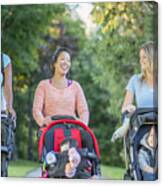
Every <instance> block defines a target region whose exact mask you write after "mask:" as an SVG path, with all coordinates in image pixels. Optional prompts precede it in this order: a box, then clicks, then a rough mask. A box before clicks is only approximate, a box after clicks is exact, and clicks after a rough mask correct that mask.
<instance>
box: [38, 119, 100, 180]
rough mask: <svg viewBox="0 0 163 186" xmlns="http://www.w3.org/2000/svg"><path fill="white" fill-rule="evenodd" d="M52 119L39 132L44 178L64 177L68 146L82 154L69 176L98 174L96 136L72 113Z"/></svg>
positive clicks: (82, 176)
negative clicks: (72, 174) (74, 169)
mask: <svg viewBox="0 0 163 186" xmlns="http://www.w3.org/2000/svg"><path fill="white" fill-rule="evenodd" d="M52 120H54V121H53V122H52V123H50V124H49V125H48V126H47V127H45V128H42V129H40V130H39V132H38V136H39V143H38V153H39V160H40V162H41V164H42V177H43V178H67V177H66V175H65V172H64V169H65V165H66V163H68V162H69V159H68V149H69V148H71V147H75V148H76V149H77V151H78V153H79V154H80V156H81V162H80V164H79V166H78V167H77V170H76V173H75V174H74V176H73V177H71V178H79V179H87V178H91V177H93V176H98V177H99V176H100V175H101V171H100V152H99V147H98V143H97V140H96V137H95V135H94V133H93V132H92V130H91V129H90V128H89V127H88V126H86V125H85V124H84V123H83V122H81V121H79V120H76V119H75V118H73V117H71V116H53V117H52Z"/></svg>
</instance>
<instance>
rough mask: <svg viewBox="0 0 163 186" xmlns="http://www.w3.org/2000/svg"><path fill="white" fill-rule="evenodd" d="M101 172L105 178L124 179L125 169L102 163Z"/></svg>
mask: <svg viewBox="0 0 163 186" xmlns="http://www.w3.org/2000/svg"><path fill="white" fill-rule="evenodd" d="M101 173H102V177H103V178H104V179H112V180H122V179H123V175H124V173H125V169H123V168H119V167H111V166H106V165H101Z"/></svg>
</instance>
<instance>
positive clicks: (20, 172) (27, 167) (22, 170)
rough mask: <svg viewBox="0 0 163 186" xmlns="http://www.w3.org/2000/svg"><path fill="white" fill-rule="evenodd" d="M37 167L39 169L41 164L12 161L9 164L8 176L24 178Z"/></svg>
mask: <svg viewBox="0 0 163 186" xmlns="http://www.w3.org/2000/svg"><path fill="white" fill-rule="evenodd" d="M37 167H39V163H37V162H32V161H27V160H17V161H11V162H10V163H9V170H8V175H9V177H24V176H25V175H26V174H27V173H28V172H29V171H32V170H34V169H36V168H37Z"/></svg>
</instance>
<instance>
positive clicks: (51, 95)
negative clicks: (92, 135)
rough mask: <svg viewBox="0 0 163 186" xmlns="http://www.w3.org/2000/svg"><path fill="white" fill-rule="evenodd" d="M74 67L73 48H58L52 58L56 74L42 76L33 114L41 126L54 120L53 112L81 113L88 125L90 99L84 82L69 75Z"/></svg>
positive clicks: (80, 117) (37, 89)
mask: <svg viewBox="0 0 163 186" xmlns="http://www.w3.org/2000/svg"><path fill="white" fill-rule="evenodd" d="M70 67H71V55H70V51H69V50H68V49H67V48H64V47H61V48H58V49H57V50H56V52H55V53H54V55H53V58H52V70H53V76H52V78H50V79H46V80H42V81H41V82H40V83H39V84H38V86H37V88H36V91H35V96H34V102H33V117H34V119H35V120H36V122H37V124H38V125H39V126H40V127H41V126H43V125H48V124H49V123H51V122H52V120H51V116H53V115H69V116H74V117H79V119H80V120H82V121H83V122H84V123H85V124H86V125H88V122H89V110H88V105H87V101H86V98H85V95H84V92H83V90H82V88H81V86H80V84H79V83H78V82H76V81H74V80H70V79H68V78H67V74H68V72H69V70H70Z"/></svg>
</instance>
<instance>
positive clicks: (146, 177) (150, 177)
mask: <svg viewBox="0 0 163 186" xmlns="http://www.w3.org/2000/svg"><path fill="white" fill-rule="evenodd" d="M156 179H157V173H154V174H152V173H148V172H143V180H144V181H154V180H156Z"/></svg>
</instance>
